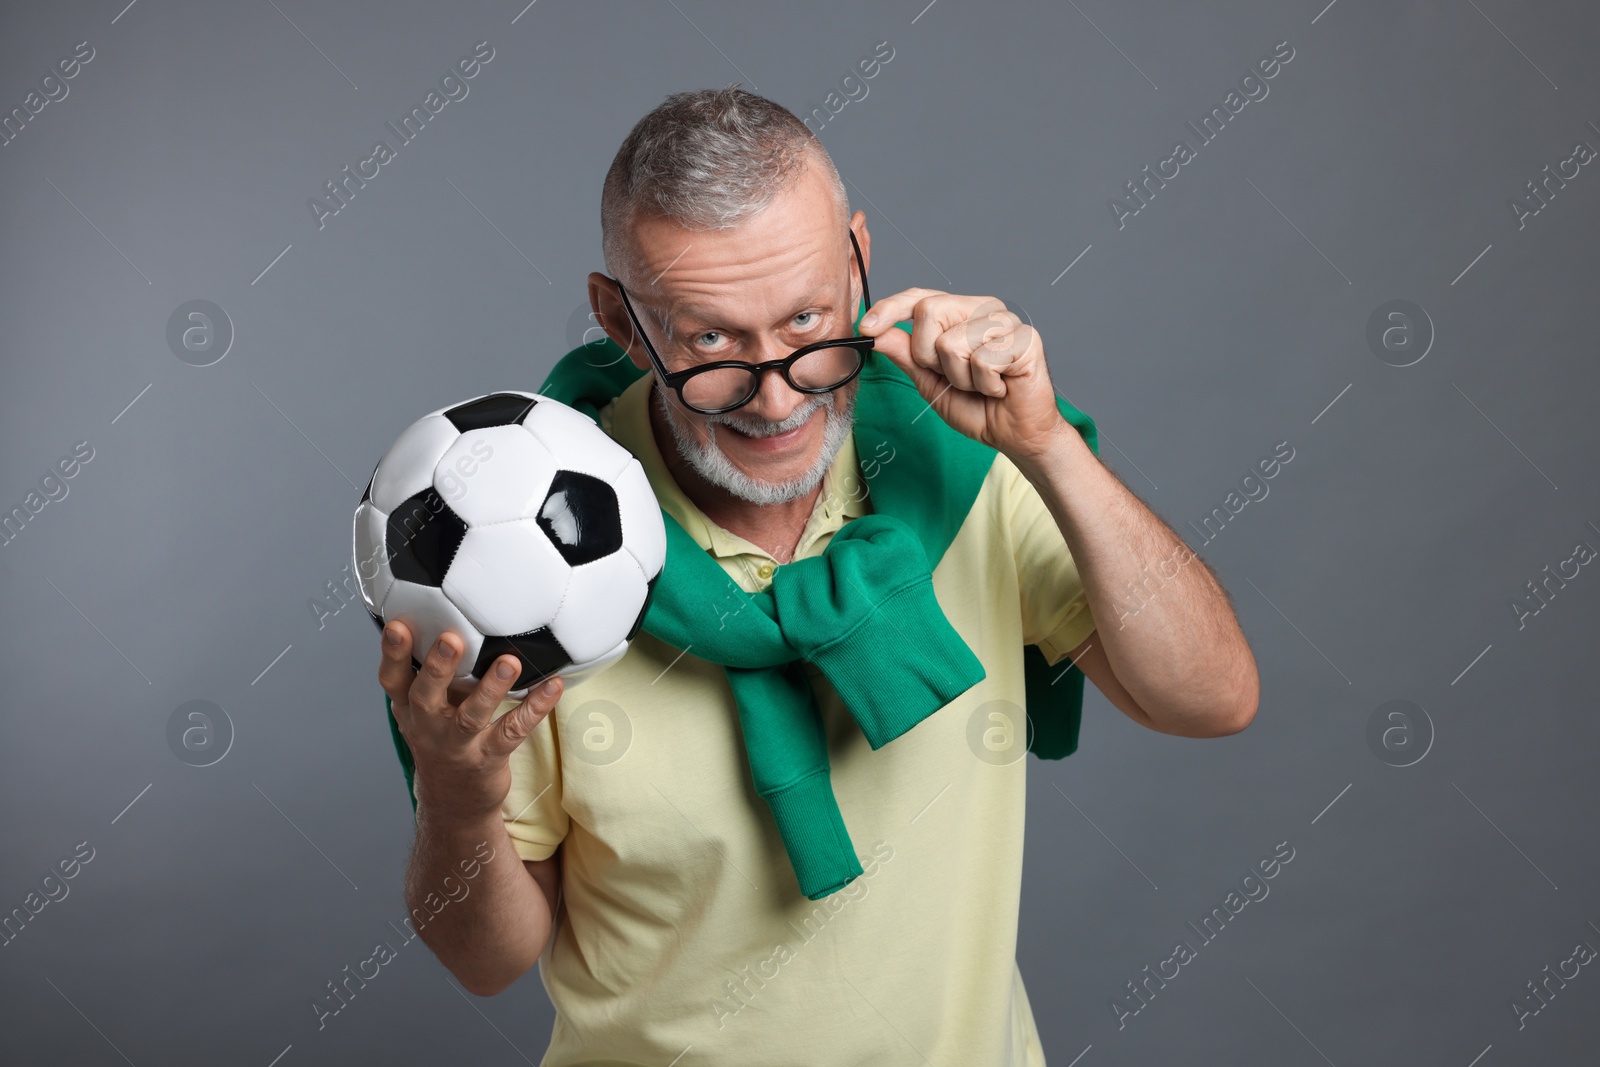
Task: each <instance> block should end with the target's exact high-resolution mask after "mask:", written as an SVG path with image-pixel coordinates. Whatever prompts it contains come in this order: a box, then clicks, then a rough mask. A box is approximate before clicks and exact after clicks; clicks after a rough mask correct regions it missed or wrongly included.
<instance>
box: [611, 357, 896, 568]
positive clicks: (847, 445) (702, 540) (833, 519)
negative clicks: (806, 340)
mask: <svg viewBox="0 0 1600 1067" xmlns="http://www.w3.org/2000/svg"><path fill="white" fill-rule="evenodd" d="M654 381H655V375H653V374H645V375H642V376H641V377H639V378H638V379H637V380H636V381H634V382H633V384H631V385H629V386H628V387H627V388H626V389H624V390H623V391H622V393H621V394H620V395H619V396H618V397H617V398H616V399H615V400H613V401H612V402H611V403H610V404H607V405H606V406H605V408H603V409H602V410H601V412H600V428H601V429H603V430H605V432H606V433H608V434H610V435H611V437H612V438H613V439H614V440H616V442H617V443H618V444H620V445H622V446H623V447H624V448H626V449H627V450H628V451H630V452H632V453H633V454H634V455H635V456H636V457H638V460H639V465H640V466H642V467H643V468H644V473H645V477H646V478H648V479H649V480H650V488H651V489H653V490H654V491H655V494H656V500H657V501H658V502H659V503H660V504H661V508H662V510H663V511H665V512H666V513H667V514H668V515H671V516H672V517H673V518H674V519H676V520H677V522H678V525H680V526H682V527H683V529H684V532H685V533H687V534H688V535H689V536H690V537H691V538H693V539H694V542H695V544H697V545H699V546H700V547H701V548H703V549H706V550H707V551H708V552H710V553H711V554H712V555H714V556H719V557H729V556H741V555H755V556H760V557H761V558H763V559H771V555H770V553H768V552H767V551H766V550H765V549H763V548H761V547H760V546H759V545H756V544H755V543H753V542H751V541H749V540H746V539H745V538H743V537H740V536H739V535H738V534H736V533H732V532H730V531H728V530H725V529H723V528H722V527H721V526H718V525H717V524H716V523H714V522H712V521H711V520H710V519H709V518H708V517H707V516H706V514H705V512H703V511H701V510H700V508H699V507H698V506H697V505H696V504H695V503H694V502H693V501H692V500H690V499H689V498H688V496H686V495H685V494H684V492H683V490H682V489H681V488H679V486H678V483H677V481H676V480H674V479H673V477H672V472H671V471H670V470H668V468H667V463H666V460H665V459H664V458H663V457H662V455H661V449H660V448H659V447H657V445H656V436H655V433H654V432H653V431H652V430H651V428H650V406H649V405H650V402H651V401H650V390H651V387H652V383H653V382H654ZM865 498H866V483H865V482H864V481H863V480H862V477H861V471H860V468H859V467H858V465H857V457H856V445H855V434H854V432H852V433H851V434H850V435H849V436H847V437H846V438H845V440H844V444H843V445H842V446H840V448H839V452H838V454H837V455H836V456H834V459H833V463H832V465H830V466H829V468H828V470H827V472H826V473H825V474H824V475H823V477H822V492H821V493H819V494H818V495H817V502H816V506H815V507H814V508H813V509H812V512H811V518H810V519H809V520H808V521H807V523H806V528H805V531H804V532H803V533H802V534H801V535H800V541H799V543H798V544H797V545H796V546H795V555H796V557H799V556H801V555H803V554H805V553H806V552H807V551H808V549H809V548H810V546H811V543H812V542H814V541H815V540H816V539H817V538H818V537H820V536H822V535H823V534H830V533H834V532H836V531H837V530H838V529H839V528H840V527H842V526H843V525H844V524H845V523H846V522H849V521H850V520H851V519H854V518H856V517H858V516H861V515H865V514H867V512H868V511H869V510H870V509H869V508H868V507H867V504H866V499H865Z"/></svg>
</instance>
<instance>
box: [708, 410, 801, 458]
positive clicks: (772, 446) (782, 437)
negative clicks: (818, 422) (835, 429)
mask: <svg viewBox="0 0 1600 1067" xmlns="http://www.w3.org/2000/svg"><path fill="white" fill-rule="evenodd" d="M813 414H815V413H813ZM724 425H725V427H726V428H727V429H729V430H732V431H733V432H734V433H736V434H738V435H739V440H740V441H741V442H743V443H744V446H745V447H746V448H750V449H754V450H756V451H759V452H781V451H782V450H783V449H785V448H788V447H789V446H790V445H792V444H794V443H795V442H796V441H798V440H799V439H800V435H801V434H803V433H805V431H806V427H808V426H810V425H811V420H810V419H806V421H805V422H802V423H801V424H800V425H799V426H796V427H795V428H794V429H792V430H785V431H784V432H783V433H780V434H776V435H774V436H772V437H751V436H750V435H749V434H747V433H745V432H744V431H742V430H740V429H738V428H737V427H735V426H733V425H732V424H724Z"/></svg>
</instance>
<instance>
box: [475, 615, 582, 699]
mask: <svg viewBox="0 0 1600 1067" xmlns="http://www.w3.org/2000/svg"><path fill="white" fill-rule="evenodd" d="M507 652H509V653H511V654H512V655H513V656H516V657H517V658H518V659H520V660H521V661H522V673H521V674H519V675H517V680H516V681H514V682H512V683H511V688H512V689H526V688H528V687H529V686H531V685H533V684H534V683H535V682H538V681H541V680H543V679H545V678H548V677H549V676H550V675H552V674H554V673H555V672H556V671H559V670H561V669H562V668H563V667H566V666H568V665H569V664H571V663H572V657H571V656H570V655H568V654H567V650H566V649H564V648H562V647H561V642H560V641H557V640H556V635H555V634H553V633H551V632H550V627H548V626H541V627H539V628H538V629H537V630H529V631H528V632H527V633H525V634H517V635H515V636H513V637H485V638H484V639H483V651H481V652H479V653H478V662H477V663H475V664H473V666H472V673H473V674H474V675H476V676H477V677H479V678H482V677H483V676H484V674H485V673H486V672H487V671H488V670H489V668H490V667H491V666H492V665H493V664H494V661H495V660H497V659H499V658H500V657H501V656H503V655H505V654H506V653H507Z"/></svg>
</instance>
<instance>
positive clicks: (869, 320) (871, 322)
mask: <svg viewBox="0 0 1600 1067" xmlns="http://www.w3.org/2000/svg"><path fill="white" fill-rule="evenodd" d="M861 325H863V326H876V325H878V313H877V312H876V311H872V312H868V313H867V317H866V318H864V319H862V320H861Z"/></svg>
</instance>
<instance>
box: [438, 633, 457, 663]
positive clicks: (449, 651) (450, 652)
mask: <svg viewBox="0 0 1600 1067" xmlns="http://www.w3.org/2000/svg"><path fill="white" fill-rule="evenodd" d="M434 647H435V648H437V649H438V650H439V655H441V656H443V657H444V658H445V659H453V658H454V657H455V654H456V650H455V649H453V648H451V647H450V646H449V645H448V644H446V643H445V640H444V638H442V637H441V638H440V639H439V643H438V644H437V645H435V646H434Z"/></svg>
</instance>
